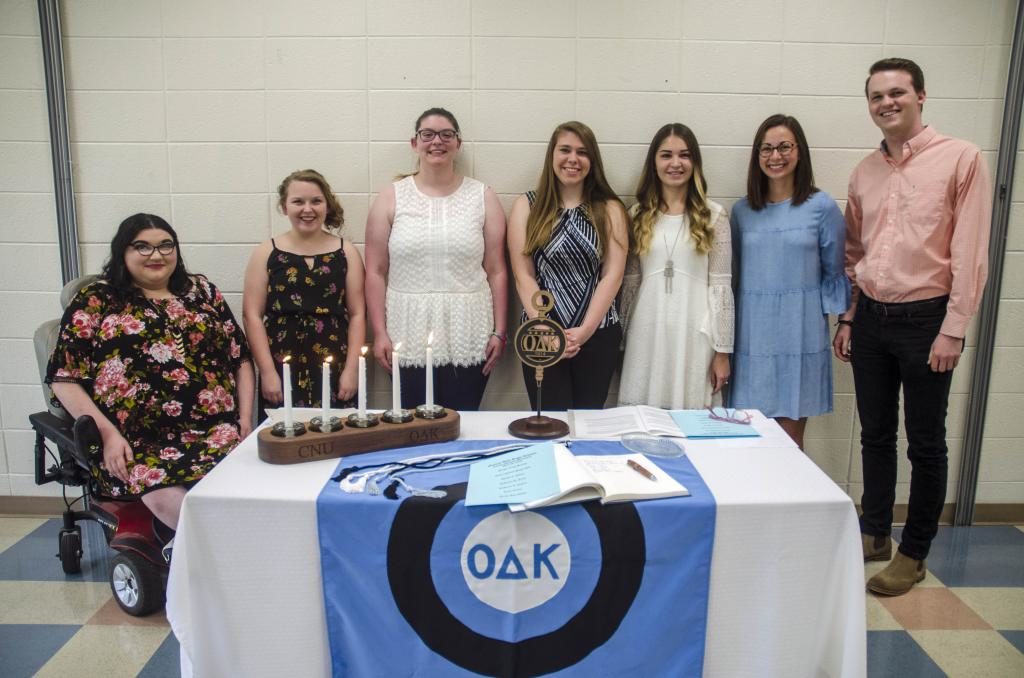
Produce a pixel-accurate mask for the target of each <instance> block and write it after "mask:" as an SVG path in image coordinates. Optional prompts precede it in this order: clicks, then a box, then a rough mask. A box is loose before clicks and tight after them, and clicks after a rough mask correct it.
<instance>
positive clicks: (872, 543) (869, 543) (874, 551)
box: [860, 533, 892, 563]
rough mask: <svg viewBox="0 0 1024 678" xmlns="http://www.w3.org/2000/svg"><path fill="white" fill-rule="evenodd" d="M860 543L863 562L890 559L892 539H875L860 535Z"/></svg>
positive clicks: (871, 536)
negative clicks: (862, 550) (862, 549)
mask: <svg viewBox="0 0 1024 678" xmlns="http://www.w3.org/2000/svg"><path fill="white" fill-rule="evenodd" d="M860 543H861V546H862V547H863V548H864V562H865V563H867V562H870V561H872V560H889V559H890V558H892V537H876V536H874V535H871V534H863V533H862V534H861V535H860Z"/></svg>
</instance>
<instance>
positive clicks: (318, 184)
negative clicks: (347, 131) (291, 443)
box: [242, 169, 366, 410]
mask: <svg viewBox="0 0 1024 678" xmlns="http://www.w3.org/2000/svg"><path fill="white" fill-rule="evenodd" d="M277 193H278V207H279V208H280V210H281V211H282V212H283V213H284V215H285V216H286V217H288V221H289V222H291V229H290V230H288V231H287V232H285V233H282V234H280V235H278V236H276V237H274V238H271V239H270V240H267V241H266V242H264V243H262V244H260V245H259V246H258V247H257V248H256V251H255V252H253V254H252V258H251V259H250V260H249V266H248V268H247V269H246V271H245V296H244V299H243V302H242V307H243V314H244V318H245V331H246V334H247V335H248V337H249V344H250V345H251V346H252V352H253V357H254V358H255V360H256V365H257V366H258V367H259V368H260V395H261V396H262V399H261V410H262V407H263V405H265V404H279V403H281V402H282V400H283V399H284V390H283V387H282V384H281V366H282V364H283V361H284V358H285V357H290V360H289V363H290V364H291V366H292V368H291V375H292V383H291V384H290V388H291V393H292V404H293V405H294V406H295V407H319V406H320V405H321V402H320V400H321V395H320V394H321V388H322V384H321V379H322V376H321V375H322V374H323V372H322V368H323V363H324V361H325V360H327V358H328V357H330V358H331V359H332V362H331V365H332V366H331V373H332V375H337V377H336V378H337V381H336V383H334V384H332V388H331V406H332V407H349V406H351V405H352V400H353V398H355V395H356V387H357V381H358V376H359V375H358V364H359V363H358V360H359V347H361V346H362V345H363V342H364V341H365V340H366V321H365V320H364V315H365V311H364V309H365V304H364V302H363V261H362V259H360V257H359V251H358V250H356V248H355V246H354V245H353V244H352V243H351V242H349V241H347V240H344V239H342V238H339V237H338V236H337V235H335V234H334V233H333V232H332V231H333V230H334V229H340V228H341V226H342V224H343V223H344V218H343V215H344V212H343V210H342V208H341V204H340V203H339V202H338V199H337V198H335V197H334V193H333V192H332V191H331V187H330V185H329V184H328V183H327V180H326V179H324V177H323V175H321V174H320V173H319V172H317V171H315V170H310V169H307V170H299V171H297V172H292V173H291V174H289V175H288V176H287V177H285V179H284V181H282V182H281V185H280V186H279V187H278V189H277ZM327 229H331V230H327ZM349 346H352V347H355V350H353V351H351V352H350V351H349V350H348V348H349Z"/></svg>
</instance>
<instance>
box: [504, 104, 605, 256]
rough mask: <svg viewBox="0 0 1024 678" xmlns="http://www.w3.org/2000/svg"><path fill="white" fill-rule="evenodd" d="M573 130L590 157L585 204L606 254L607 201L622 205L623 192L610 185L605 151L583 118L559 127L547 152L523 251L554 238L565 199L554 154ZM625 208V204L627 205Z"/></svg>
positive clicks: (599, 242) (542, 244) (600, 251)
mask: <svg viewBox="0 0 1024 678" xmlns="http://www.w3.org/2000/svg"><path fill="white" fill-rule="evenodd" d="M566 132H571V133H572V134H575V135H576V136H577V137H579V139H580V141H582V142H583V148H584V150H585V151H586V152H587V157H588V158H589V159H590V171H589V172H587V176H586V177H585V178H584V179H583V203H582V207H583V209H584V210H585V212H586V213H587V215H588V216H589V217H590V219H591V220H592V221H593V222H594V228H595V229H596V230H597V251H598V254H599V255H600V256H601V257H602V258H603V257H604V252H605V247H606V245H607V241H608V214H607V212H608V207H607V203H609V202H617V203H619V205H620V206H621V205H622V201H621V200H619V196H617V195H615V191H613V190H612V188H611V186H609V185H608V180H607V179H606V178H605V175H604V164H603V163H602V162H601V151H600V150H599V149H598V147H597V138H596V137H595V136H594V132H593V131H592V130H591V129H590V128H589V127H587V126H586V125H584V124H583V123H582V122H579V121H576V120H570V121H569V122H563V123H562V124H561V125H559V126H558V127H556V128H555V131H554V132H553V133H552V134H551V140H550V141H549V142H548V150H547V155H546V156H545V157H544V168H543V169H542V170H541V172H540V179H538V181H537V191H536V198H535V199H534V201H533V206H532V207H531V208H530V216H529V217H527V219H526V248H525V249H524V250H523V254H526V255H530V254H533V253H534V252H535V251H537V250H538V249H540V248H542V247H544V246H545V245H547V244H548V241H549V240H551V231H552V230H553V229H554V227H555V222H556V221H557V220H558V210H559V209H560V207H561V201H560V199H559V195H558V178H557V177H556V176H555V167H554V160H553V156H554V154H555V145H556V144H557V143H558V137H560V136H561V135H562V134H564V133H566ZM623 209H625V206H623Z"/></svg>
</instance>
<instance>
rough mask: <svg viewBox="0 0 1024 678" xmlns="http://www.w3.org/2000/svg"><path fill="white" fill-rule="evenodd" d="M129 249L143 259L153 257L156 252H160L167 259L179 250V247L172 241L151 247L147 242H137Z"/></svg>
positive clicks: (165, 241)
mask: <svg viewBox="0 0 1024 678" xmlns="http://www.w3.org/2000/svg"><path fill="white" fill-rule="evenodd" d="M129 247H131V248H132V249H133V250H135V251H136V252H138V253H139V255H141V256H143V257H149V256H152V255H153V252H154V251H156V252H159V253H160V254H162V255H164V256H165V257H166V256H167V255H169V254H171V253H172V252H173V251H174V250H175V249H176V248H177V245H175V244H174V242H173V241H171V240H164V241H163V242H162V243H160V244H159V245H150V244H149V243H148V242H146V241H145V240H136V241H135V242H133V243H132V244H131V245H130V246H129Z"/></svg>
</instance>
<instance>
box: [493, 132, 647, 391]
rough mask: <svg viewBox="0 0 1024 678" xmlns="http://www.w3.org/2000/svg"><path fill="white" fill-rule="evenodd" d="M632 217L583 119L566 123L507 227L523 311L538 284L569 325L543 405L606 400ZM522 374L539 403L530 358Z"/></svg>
mask: <svg viewBox="0 0 1024 678" xmlns="http://www.w3.org/2000/svg"><path fill="white" fill-rule="evenodd" d="M626 224H627V219H626V210H625V207H624V206H623V204H622V202H621V201H620V200H619V198H618V196H616V195H615V192H614V191H612V189H611V187H610V186H609V185H608V181H607V179H605V175H604V166H603V165H602V163H601V153H600V151H599V150H598V148H597V140H596V139H595V138H594V133H593V132H592V131H591V130H590V128H589V127H587V126H586V125H584V124H583V123H581V122H576V121H572V122H566V123H563V124H561V125H559V126H558V127H557V128H556V129H555V131H554V133H553V134H552V135H551V141H550V142H549V143H548V150H547V156H546V157H545V159H544V168H543V170H541V175H540V180H539V181H538V182H537V190H536V191H530V192H528V193H526V194H525V195H522V196H520V197H519V198H518V199H517V200H516V202H515V204H514V205H513V206H512V213H511V214H510V216H509V228H508V248H509V253H510V255H511V260H512V272H513V274H514V275H515V281H516V290H517V291H518V293H519V299H520V301H521V302H522V304H523V307H524V309H525V311H524V317H531V318H532V317H534V316H536V315H537V311H536V310H534V308H533V306H532V305H531V300H532V298H533V294H534V292H536V291H537V290H539V289H543V290H548V291H550V292H552V293H553V295H554V297H555V307H554V309H553V310H552V311H551V312H550V314H549V317H551V318H552V319H554V320H556V321H558V322H559V323H560V324H561V325H562V326H563V327H565V329H566V338H567V348H566V352H565V357H564V358H563V359H562V361H561V362H559V363H557V364H556V365H554V366H553V367H550V368H548V369H546V370H545V371H544V396H543V406H544V408H545V409H548V410H565V409H594V408H601V407H603V406H604V401H605V399H606V398H607V396H608V386H609V384H610V383H611V379H612V374H613V373H614V372H615V367H616V362H617V357H618V347H619V341H620V339H621V337H622V328H621V326H620V325H619V315H618V311H617V310H616V308H615V295H616V294H617V293H618V291H619V285H620V284H621V283H622V272H623V269H624V268H625V264H626V248H627V237H628V236H627V227H626ZM523 376H524V378H525V380H526V389H527V391H528V392H529V394H530V404H531V405H532V406H533V407H536V396H537V394H536V383H535V378H534V370H533V369H532V368H527V367H525V366H524V368H523Z"/></svg>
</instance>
